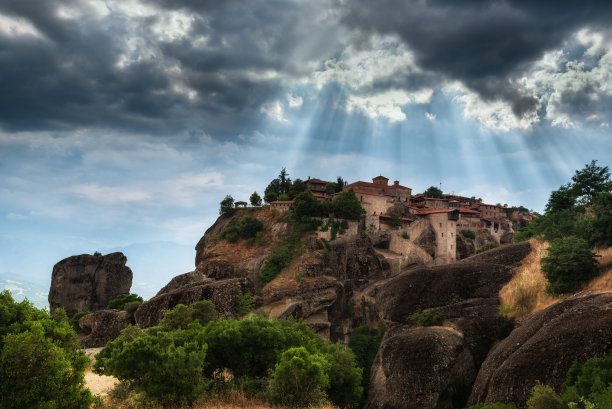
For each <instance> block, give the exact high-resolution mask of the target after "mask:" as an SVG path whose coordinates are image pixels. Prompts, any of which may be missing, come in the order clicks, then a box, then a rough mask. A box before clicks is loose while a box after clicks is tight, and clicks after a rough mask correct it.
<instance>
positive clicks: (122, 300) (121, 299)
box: [106, 294, 144, 310]
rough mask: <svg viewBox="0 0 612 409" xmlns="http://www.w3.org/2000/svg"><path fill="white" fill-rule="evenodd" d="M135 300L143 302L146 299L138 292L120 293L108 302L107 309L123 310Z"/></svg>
mask: <svg viewBox="0 0 612 409" xmlns="http://www.w3.org/2000/svg"><path fill="white" fill-rule="evenodd" d="M134 301H138V302H143V301H144V300H143V299H142V297H141V296H139V295H138V294H119V295H118V296H116V297H115V298H113V299H112V300H110V301H109V302H108V305H107V306H106V309H108V310H123V309H125V306H126V305H127V304H129V303H131V302H134Z"/></svg>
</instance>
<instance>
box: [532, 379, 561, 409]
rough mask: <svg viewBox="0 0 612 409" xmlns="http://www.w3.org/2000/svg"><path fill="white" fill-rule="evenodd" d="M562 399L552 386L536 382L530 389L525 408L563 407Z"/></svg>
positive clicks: (557, 408)
mask: <svg viewBox="0 0 612 409" xmlns="http://www.w3.org/2000/svg"><path fill="white" fill-rule="evenodd" d="M563 408H564V405H563V400H562V399H561V397H560V396H559V395H557V394H556V393H555V391H554V389H553V388H552V387H550V386H549V385H543V384H541V383H540V382H537V383H536V384H535V385H534V387H533V388H532V389H531V394H530V396H529V399H528V400H527V409H563Z"/></svg>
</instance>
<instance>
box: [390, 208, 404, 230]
mask: <svg viewBox="0 0 612 409" xmlns="http://www.w3.org/2000/svg"><path fill="white" fill-rule="evenodd" d="M389 216H391V217H390V218H389V224H390V225H391V226H393V227H396V228H399V227H401V226H402V214H401V213H400V212H399V210H395V209H393V210H392V211H391V214H390V215H389Z"/></svg>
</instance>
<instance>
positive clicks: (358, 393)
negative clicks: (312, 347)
mask: <svg viewBox="0 0 612 409" xmlns="http://www.w3.org/2000/svg"><path fill="white" fill-rule="evenodd" d="M321 351H322V353H323V356H324V357H325V360H326V361H327V362H328V363H329V365H330V366H329V368H328V369H327V375H328V376H329V387H328V388H327V389H326V391H325V392H326V394H327V397H328V399H329V400H330V401H331V402H332V403H333V404H335V405H336V406H338V407H341V408H352V407H355V406H356V405H358V404H359V401H360V399H361V397H362V395H363V390H364V388H363V386H362V379H363V370H362V369H361V368H360V367H359V366H358V365H357V362H356V360H355V355H354V354H353V352H352V351H351V350H350V349H346V348H345V347H343V346H342V345H340V344H323V346H322V347H321ZM368 381H369V378H368Z"/></svg>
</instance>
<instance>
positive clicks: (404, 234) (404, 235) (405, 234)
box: [402, 231, 410, 240]
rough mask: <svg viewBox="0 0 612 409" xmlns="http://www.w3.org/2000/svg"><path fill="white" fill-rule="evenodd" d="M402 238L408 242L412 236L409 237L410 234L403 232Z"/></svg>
mask: <svg viewBox="0 0 612 409" xmlns="http://www.w3.org/2000/svg"><path fill="white" fill-rule="evenodd" d="M402 237H403V238H404V239H406V240H409V239H410V235H409V234H408V232H406V231H404V232H402Z"/></svg>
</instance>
